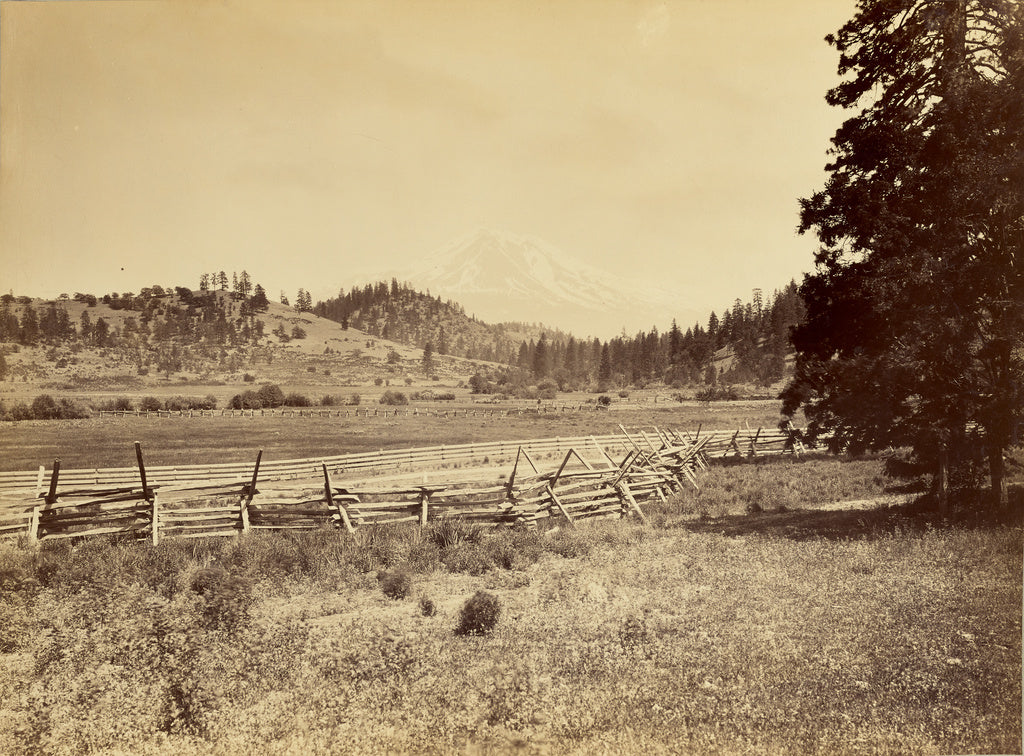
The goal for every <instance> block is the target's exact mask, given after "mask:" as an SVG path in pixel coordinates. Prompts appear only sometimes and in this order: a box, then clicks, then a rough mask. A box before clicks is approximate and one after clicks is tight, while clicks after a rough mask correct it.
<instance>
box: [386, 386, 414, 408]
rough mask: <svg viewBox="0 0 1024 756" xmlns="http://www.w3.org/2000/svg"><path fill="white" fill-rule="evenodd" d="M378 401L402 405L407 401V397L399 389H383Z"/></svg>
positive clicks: (393, 405)
mask: <svg viewBox="0 0 1024 756" xmlns="http://www.w3.org/2000/svg"><path fill="white" fill-rule="evenodd" d="M380 403H381V404H386V405H390V406H392V407H395V406H402V405H406V404H408V403H409V397H407V396H406V395H405V394H404V393H402V392H401V391H390V390H389V391H385V392H384V393H383V394H382V395H381V397H380Z"/></svg>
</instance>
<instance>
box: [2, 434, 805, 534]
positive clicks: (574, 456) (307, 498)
mask: <svg viewBox="0 0 1024 756" xmlns="http://www.w3.org/2000/svg"><path fill="white" fill-rule="evenodd" d="M620 431H621V433H620V434H617V435H612V436H601V437H595V436H588V437H580V438H573V439H538V440H534V441H521V442H490V443H482V444H462V445H456V446H447V447H433V448H430V449H405V450H389V451H381V452H378V453H369V454H367V453H364V454H351V455H343V456H339V457H332V458H328V459H321V460H285V461H282V462H277V463H271V462H263V460H262V456H263V452H262V451H260V452H259V453H258V454H257V455H256V459H255V462H254V463H253V464H250V465H237V464H227V465H193V466H184V467H177V468H168V467H147V466H146V464H145V461H144V458H143V450H142V446H141V444H140V443H138V442H136V444H135V456H136V463H137V464H136V466H135V467H129V468H116V469H108V470H85V471H83V470H74V471H63V472H62V471H61V466H60V462H59V460H56V461H55V462H54V465H53V467H52V468H51V469H50V470H49V471H47V470H45V468H40V470H39V471H38V473H32V474H25V473H0V538H3V537H8V538H10V537H23V538H25V539H26V541H27V542H28V543H29V544H35V543H38V542H41V541H50V540H59V539H69V538H71V539H77V538H87V537H91V536H107V535H114V534H121V535H127V536H133V537H137V538H139V539H146V540H150V541H151V542H152V543H158V542H159V541H160V540H161V539H163V538H199V537H212V536H233V535H238V534H241V533H247V532H253V531H258V530H289V529H314V528H318V527H323V526H334V527H337V528H342V529H344V530H346V531H349V532H355V531H356V530H358V529H361V528H366V527H368V526H373V525H381V524H388V523H418V524H419V525H421V526H425V525H427V523H429V522H431V521H433V520H437V519H440V518H443V517H461V518H465V519H467V520H471V521H474V522H478V523H481V524H489V525H494V526H502V525H504V526H512V525H522V526H526V527H536V526H537V525H538V523H540V522H541V521H543V520H545V519H548V518H552V517H554V518H562V519H564V520H565V521H566V522H567V523H569V525H570V526H572V527H575V525H576V523H578V522H579V521H581V520H587V519H591V518H595V517H623V516H628V515H630V514H633V515H635V516H637V517H640V518H644V515H643V511H642V509H641V507H640V505H641V504H642V503H644V502H646V501H650V500H651V499H655V498H658V499H662V500H663V499H665V497H666V496H667V495H669V494H671V493H673V492H675V491H678V490H681V489H682V488H683V487H684V486H686V485H691V486H695V487H696V486H697V485H698V475H699V473H700V471H701V470H703V469H705V468H706V466H707V463H708V460H709V459H710V458H712V457H723V456H729V455H740V456H748V455H751V454H753V455H759V454H779V453H798V452H799V451H800V450H801V447H800V446H799V441H798V440H797V436H796V434H795V432H794V431H792V430H790V431H769V432H765V431H762V430H760V429H759V430H758V431H756V432H752V431H749V430H747V431H736V432H735V433H704V434H701V433H700V432H699V430H698V432H697V433H696V434H693V435H690V434H687V433H680V432H677V431H672V430H661V429H658V428H654V429H653V430H646V429H645V430H633V431H628V430H626V429H625V428H623V427H622V426H620ZM562 452H564V455H563V454H562ZM506 453H507V454H509V460H510V461H511V460H512V459H513V458H514V462H513V464H512V469H511V472H510V473H509V474H508V475H507V476H506V477H505V478H504V480H502V481H501V482H500V483H497V484H493V483H482V482H479V481H474V482H449V483H431V484H427V483H426V482H424V483H423V484H421V485H419V484H413V485H408V484H407V485H404V486H399V487H375V486H372V485H369V484H358V485H356V484H345V483H341V482H339V481H340V479H341V477H345V478H349V479H351V478H352V474H353V473H354V472H362V473H364V474H365V473H367V472H371V471H373V470H375V469H377V470H379V469H381V468H384V469H388V468H391V469H393V468H394V467H405V466H409V467H411V468H416V467H419V468H420V469H423V468H424V467H425V466H427V467H432V468H433V469H435V470H436V469H437V465H438V463H440V464H442V465H443V464H445V463H447V462H458V461H464V460H467V459H472V458H476V459H481V458H489V457H496V458H497V457H499V456H500V455H502V454H506ZM623 453H624V456H619V455H622V454H623ZM556 454H557V455H558V456H557V457H556V459H560V460H561V461H560V464H559V465H558V467H557V468H556V469H553V470H547V471H545V470H542V469H541V467H539V466H538V462H537V460H538V459H540V458H541V457H542V456H548V457H551V456H553V455H556ZM29 476H33V477H34V479H35V480H34V486H35V488H34V489H33V488H31V487H28V486H31V485H32V482H30V481H29Z"/></svg>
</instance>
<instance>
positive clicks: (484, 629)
mask: <svg viewBox="0 0 1024 756" xmlns="http://www.w3.org/2000/svg"><path fill="white" fill-rule="evenodd" d="M500 617H501V602H500V601H499V600H498V597H497V596H495V595H494V594H493V593H488V592H487V591H477V592H476V593H475V594H474V595H473V596H472V598H470V599H469V600H467V601H466V603H465V604H463V606H462V611H461V612H460V613H459V624H458V625H457V626H456V628H455V634H456V635H490V633H491V632H492V631H493V630H494V626H495V625H497V624H498V619H499V618H500Z"/></svg>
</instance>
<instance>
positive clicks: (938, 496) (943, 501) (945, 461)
mask: <svg viewBox="0 0 1024 756" xmlns="http://www.w3.org/2000/svg"><path fill="white" fill-rule="evenodd" d="M935 500H936V502H937V503H938V505H939V511H941V512H945V511H946V510H947V509H949V447H948V446H946V444H945V443H942V444H940V445H939V460H938V470H937V471H936V473H935Z"/></svg>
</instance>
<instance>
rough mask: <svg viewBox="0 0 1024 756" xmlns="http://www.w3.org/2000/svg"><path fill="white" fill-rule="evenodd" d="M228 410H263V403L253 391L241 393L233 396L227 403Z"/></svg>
mask: <svg viewBox="0 0 1024 756" xmlns="http://www.w3.org/2000/svg"><path fill="white" fill-rule="evenodd" d="M228 408H229V409H263V402H261V401H260V397H259V395H258V394H257V393H256V392H255V391H243V392H242V393H241V394H235V395H234V396H233V397H231V401H230V402H229V403H228Z"/></svg>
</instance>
